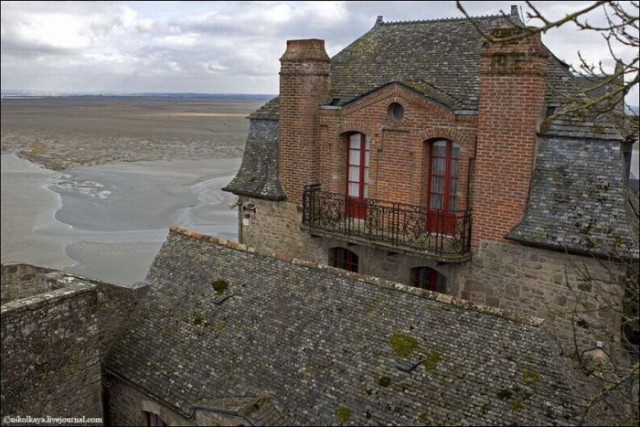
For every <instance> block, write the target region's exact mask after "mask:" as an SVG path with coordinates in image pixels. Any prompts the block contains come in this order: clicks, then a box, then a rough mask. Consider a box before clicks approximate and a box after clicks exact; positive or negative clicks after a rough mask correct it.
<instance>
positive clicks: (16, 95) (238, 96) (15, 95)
mask: <svg viewBox="0 0 640 427" xmlns="http://www.w3.org/2000/svg"><path fill="white" fill-rule="evenodd" d="M276 96H277V95H275V94H243V93H86V94H84V93H82V94H80V93H60V94H56V93H51V94H47V93H38V92H19V91H16V92H2V93H0V99H1V100H5V99H37V98H101V99H104V98H114V99H121V98H154V99H176V98H177V99H210V100H245V101H251V100H256V101H259V100H263V101H268V100H270V99H272V98H274V97H276Z"/></svg>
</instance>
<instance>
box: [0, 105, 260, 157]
mask: <svg viewBox="0 0 640 427" xmlns="http://www.w3.org/2000/svg"><path fill="white" fill-rule="evenodd" d="M264 102H265V99H250V100H246V99H235V100H234V99H225V100H216V99H197V98H196V99H190V98H163V97H99V96H98V97H51V98H24V99H7V98H3V99H2V101H1V102H0V108H1V110H2V118H1V125H2V126H1V129H0V141H1V144H2V151H3V152H15V153H17V154H18V155H19V156H20V157H23V158H26V159H29V160H31V161H33V162H35V163H40V164H43V165H45V166H46V167H47V168H49V169H55V170H62V169H65V168H68V167H71V166H77V165H96V164H104V163H111V162H116V161H124V162H134V161H141V160H199V159H206V158H239V157H241V156H242V149H243V146H244V141H245V139H246V135H247V130H248V127H249V123H248V120H246V116H247V115H248V114H250V113H251V112H252V111H254V110H255V109H257V108H258V107H259V106H261V105H262V104H264Z"/></svg>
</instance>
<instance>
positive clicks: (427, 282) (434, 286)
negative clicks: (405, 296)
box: [411, 267, 447, 293]
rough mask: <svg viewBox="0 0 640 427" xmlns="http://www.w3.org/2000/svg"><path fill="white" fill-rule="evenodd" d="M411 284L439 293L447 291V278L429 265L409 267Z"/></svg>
mask: <svg viewBox="0 0 640 427" xmlns="http://www.w3.org/2000/svg"><path fill="white" fill-rule="evenodd" d="M411 284H412V285H413V286H415V287H417V288H422V289H428V290H430V291H436V292H441V293H446V292H447V278H446V277H444V276H443V275H442V274H440V273H438V271H436V270H434V269H433V268H429V267H415V268H412V269H411Z"/></svg>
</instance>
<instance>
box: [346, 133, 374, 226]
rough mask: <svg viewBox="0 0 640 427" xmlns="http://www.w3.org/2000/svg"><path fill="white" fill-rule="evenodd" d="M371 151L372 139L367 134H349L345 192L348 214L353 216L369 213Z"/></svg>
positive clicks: (358, 216)
mask: <svg viewBox="0 0 640 427" xmlns="http://www.w3.org/2000/svg"><path fill="white" fill-rule="evenodd" d="M370 152H371V141H370V140H369V138H368V137H367V136H366V135H365V134H363V133H352V134H350V135H349V137H348V141H347V172H346V179H345V181H346V188H345V194H346V195H347V197H346V207H347V216H349V217H352V218H365V217H366V215H367V197H368V185H369V184H368V182H367V181H368V180H369V157H370ZM356 161H357V163H356ZM352 172H357V173H352ZM354 175H355V176H354Z"/></svg>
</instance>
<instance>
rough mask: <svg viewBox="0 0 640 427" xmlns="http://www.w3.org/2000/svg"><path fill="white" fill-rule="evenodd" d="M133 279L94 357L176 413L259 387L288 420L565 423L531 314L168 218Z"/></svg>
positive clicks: (555, 368) (560, 381)
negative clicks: (139, 295)
mask: <svg viewBox="0 0 640 427" xmlns="http://www.w3.org/2000/svg"><path fill="white" fill-rule="evenodd" d="M147 281H148V282H149V283H150V285H151V289H150V291H149V293H148V294H147V297H146V299H144V300H143V301H142V302H141V303H140V305H139V307H138V311H137V316H136V318H135V320H134V321H133V322H132V324H131V325H130V327H129V329H128V330H127V331H126V332H125V333H124V334H123V335H122V336H121V337H120V339H119V340H118V341H117V342H115V343H114V345H112V347H111V348H110V350H109V353H108V355H107V359H106V364H105V367H106V369H107V370H108V371H110V372H111V373H113V374H115V375H117V376H119V377H121V378H123V379H125V380H126V381H129V382H131V383H133V384H135V385H136V386H137V387H139V388H141V389H142V390H145V391H146V392H147V393H148V394H149V395H151V396H154V397H155V398H156V399H158V400H160V401H162V402H164V403H165V404H166V405H168V406H170V407H173V408H174V409H176V410H178V411H180V412H181V413H183V414H186V415H187V416H189V415H190V414H192V413H193V406H194V405H199V406H202V402H207V401H209V402H211V401H216V402H221V401H224V399H225V398H242V397H243V396H244V397H250V396H265V395H268V396H269V401H270V402H271V403H272V404H273V405H274V406H275V408H277V413H278V417H276V418H273V419H278V423H284V424H289V425H331V424H333V425H335V424H340V423H344V424H356V425H381V424H385V425H387V424H390V425H407V424H422V425H424V424H434V425H465V424H466V425H487V424H528V425H542V424H545V425H546V424H574V423H575V422H576V420H575V419H574V418H573V415H572V411H573V408H574V403H575V400H574V398H573V392H572V390H571V387H570V386H569V384H568V383H567V381H566V378H565V375H567V374H568V372H566V369H567V368H566V366H564V365H563V364H561V363H560V362H559V359H557V358H556V357H555V356H554V354H555V352H554V347H553V345H552V343H551V340H550V339H549V337H548V336H547V335H546V334H545V333H544V331H543V330H542V329H541V328H540V327H538V326H536V321H535V319H525V318H523V319H521V320H523V321H522V322H516V321H512V320H508V319H507V318H506V317H509V313H506V312H504V313H503V312H501V311H500V310H497V309H490V308H488V307H482V306H475V305H472V304H470V303H466V302H462V301H459V300H455V299H452V298H451V297H448V296H444V295H441V294H435V293H431V292H428V291H423V290H420V289H416V288H410V287H406V286H404V285H399V284H395V283H391V282H387V281H383V280H380V279H374V278H370V277H366V276H361V275H357V274H355V273H350V272H346V271H342V270H337V269H334V268H331V267H324V266H318V265H315V264H312V263H308V262H303V261H297V260H293V262H291V260H285V259H280V258H275V257H273V256H268V255H267V254H265V253H261V252H257V251H256V250H254V249H250V248H246V247H244V246H243V245H238V244H233V243H228V242H226V241H222V240H219V239H216V238H212V237H207V236H201V235H198V234H196V233H193V232H188V231H186V230H182V229H172V230H171V232H170V233H169V236H168V238H167V240H166V242H165V243H164V245H163V246H162V248H161V250H160V253H159V254H158V256H157V257H156V259H155V260H154V262H153V265H152V267H151V269H150V271H149V274H148V277H147ZM442 301H448V302H442ZM461 305H467V307H466V308H464V307H461ZM419 362H422V363H420V364H418V363H419ZM280 417H281V418H280ZM263 420H264V422H265V423H267V424H268V423H269V421H268V420H267V419H263ZM249 421H251V422H256V420H249ZM257 422H258V423H259V422H260V421H257Z"/></svg>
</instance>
